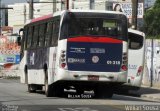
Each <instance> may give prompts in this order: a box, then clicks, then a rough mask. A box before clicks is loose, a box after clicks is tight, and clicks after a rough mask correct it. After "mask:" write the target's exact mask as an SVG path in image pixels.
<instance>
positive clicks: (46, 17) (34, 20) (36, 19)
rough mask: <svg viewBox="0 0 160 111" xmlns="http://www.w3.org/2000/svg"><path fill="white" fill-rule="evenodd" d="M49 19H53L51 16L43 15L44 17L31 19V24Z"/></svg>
mask: <svg viewBox="0 0 160 111" xmlns="http://www.w3.org/2000/svg"><path fill="white" fill-rule="evenodd" d="M51 17H53V15H52V14H49V15H45V16H42V17H38V18H35V19H32V20H31V22H37V21H40V20H45V19H48V18H51Z"/></svg>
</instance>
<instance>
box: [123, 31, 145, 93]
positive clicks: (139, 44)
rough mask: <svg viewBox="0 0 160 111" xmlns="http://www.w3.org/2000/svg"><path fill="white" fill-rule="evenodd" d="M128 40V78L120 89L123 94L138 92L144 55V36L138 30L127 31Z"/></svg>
mask: <svg viewBox="0 0 160 111" xmlns="http://www.w3.org/2000/svg"><path fill="white" fill-rule="evenodd" d="M128 40H129V42H128V45H129V47H128V77H127V83H125V84H124V85H123V87H121V88H122V89H123V92H125V93H128V91H130V90H135V91H136V90H139V89H140V87H141V84H142V78H143V68H144V55H145V34H144V33H143V32H141V31H138V30H134V29H128ZM124 90H125V91H124Z"/></svg>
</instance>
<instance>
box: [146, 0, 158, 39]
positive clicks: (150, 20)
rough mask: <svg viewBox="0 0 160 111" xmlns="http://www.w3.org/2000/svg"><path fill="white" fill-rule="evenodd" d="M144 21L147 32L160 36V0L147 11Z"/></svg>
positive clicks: (149, 34) (150, 34)
mask: <svg viewBox="0 0 160 111" xmlns="http://www.w3.org/2000/svg"><path fill="white" fill-rule="evenodd" d="M144 21H145V24H144V27H145V32H146V34H147V35H148V36H154V37H155V38H157V37H160V0H156V2H155V5H154V6H153V7H151V8H150V9H148V10H147V11H146V12H145V15H144Z"/></svg>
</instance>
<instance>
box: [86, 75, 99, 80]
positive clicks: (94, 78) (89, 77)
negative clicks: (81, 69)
mask: <svg viewBox="0 0 160 111" xmlns="http://www.w3.org/2000/svg"><path fill="white" fill-rule="evenodd" d="M88 80H91V81H98V80H99V76H95V75H89V76H88Z"/></svg>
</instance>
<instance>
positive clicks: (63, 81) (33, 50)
mask: <svg viewBox="0 0 160 111" xmlns="http://www.w3.org/2000/svg"><path fill="white" fill-rule="evenodd" d="M97 15H98V16H97ZM79 16H80V19H79V18H78V17H79ZM83 16H85V17H86V18H90V21H92V20H95V22H96V23H98V22H97V21H96V20H98V19H94V18H95V17H101V16H102V18H100V19H99V20H103V19H106V20H104V21H103V25H102V28H108V27H109V28H108V31H110V30H112V28H114V27H115V28H116V30H115V32H114V33H117V34H119V33H121V35H115V36H117V39H116V37H114V36H113V38H112V37H109V36H107V37H104V35H94V36H92V35H78V36H77V37H70V38H69V37H68V35H69V34H70V33H75V32H76V31H73V32H69V31H70V30H75V28H76V27H75V28H73V25H70V24H71V23H72V22H73V21H74V20H75V21H74V22H73V23H75V24H74V25H75V26H77V27H78V25H80V24H78V23H82V22H77V21H78V20H82V21H83ZM92 17H93V18H92ZM117 17H121V18H117ZM52 19H53V20H52ZM108 19H109V20H108ZM110 19H111V20H110ZM116 20H117V21H116ZM47 21H48V22H47ZM84 21H85V20H84ZM86 21H87V22H89V21H88V20H86ZM86 21H85V22H86ZM52 22H53V23H52ZM87 22H86V24H84V25H82V27H84V26H85V25H86V26H87ZM100 22H101V21H100ZM108 22H109V23H108ZM49 23H51V24H52V25H53V26H52V28H53V27H54V26H55V27H56V26H57V27H58V29H59V30H58V38H57V43H54V41H56V40H54V41H53V45H51V46H50V45H47V42H46V41H47V40H48V39H46V38H47V37H48V36H47V37H46V38H44V39H43V41H41V40H42V39H41V37H42V36H41V34H42V35H43V33H42V32H43V30H42V31H40V30H41V29H40V28H41V27H43V24H45V25H47V26H46V28H47V27H50V25H48V24H49ZM54 23H55V24H56V23H59V24H56V25H54ZM68 24H69V25H68ZM117 24H118V25H117ZM45 25H44V26H45ZM58 25H59V26H58ZM91 25H93V24H91ZM94 25H95V24H94ZM119 25H121V26H119ZM107 26H108V27H107ZM68 27H70V28H69V29H68ZM88 27H89V26H88ZM30 28H31V29H30ZM38 28H39V29H38ZM94 28H95V27H94ZM94 28H88V30H89V31H92V30H93V29H94ZM44 29H45V28H44ZM81 29H84V28H81ZM95 29H96V30H99V27H96V28H95ZM24 30H25V31H24V36H23V38H22V56H21V64H20V69H21V71H22V72H21V82H22V83H27V84H28V90H29V91H30V92H31V91H34V90H37V89H42V86H44V85H45V92H46V96H52V95H54V96H55V95H58V94H60V93H61V92H62V91H63V90H64V88H66V89H67V88H68V89H70V88H71V87H72V88H73V87H74V88H75V89H76V90H78V91H80V92H83V91H84V90H94V91H95V92H97V95H100V93H101V92H103V87H104V86H109V87H110V88H113V86H114V85H120V84H123V83H125V82H126V80H127V68H126V65H127V56H128V55H127V52H128V48H127V46H128V43H127V41H128V39H127V19H126V16H125V15H123V14H122V13H119V12H110V11H82V10H81V11H80V10H79V11H77V10H70V11H63V12H61V13H58V12H57V13H55V14H53V15H49V16H45V17H41V18H37V19H34V20H32V21H31V23H29V24H27V25H26V26H25V27H24ZM33 30H35V34H34V32H33V34H31V32H32V31H33ZM36 30H38V32H37V33H36ZM48 30H49V29H48V28H47V31H48ZM55 30H56V29H55ZM66 30H67V31H68V32H67V31H66ZM77 30H78V29H77ZM116 31H119V32H116ZM120 31H121V32H120ZM97 32H100V31H97ZM46 33H47V32H46ZM52 33H54V30H53V31H52ZM55 33H56V32H55ZM77 33H78V32H77ZM109 33H111V32H109ZM122 33H123V36H122ZM36 34H39V36H37V35H36ZM112 34H113V33H112ZM30 35H31V36H33V38H31V41H30V39H29V38H30ZM46 35H47V34H46ZM46 35H43V36H46ZM72 35H73V34H72ZM74 36H75V35H74ZM110 36H112V35H110ZM36 37H37V38H38V39H36ZM118 37H121V38H118ZM34 39H36V40H37V41H38V42H36V40H34ZM50 39H51V40H49V41H48V42H49V43H50V41H51V43H50V44H52V39H53V38H50ZM35 42H36V43H35ZM42 43H43V44H44V46H43V47H42V46H41V44H42ZM45 44H46V46H45ZM32 46H33V47H32ZM107 92H110V91H109V90H108V91H107ZM107 92H106V94H107ZM109 96H112V93H109Z"/></svg>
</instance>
